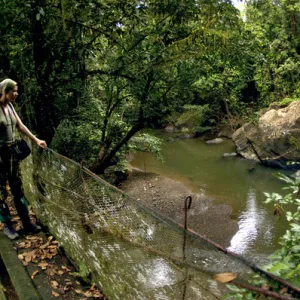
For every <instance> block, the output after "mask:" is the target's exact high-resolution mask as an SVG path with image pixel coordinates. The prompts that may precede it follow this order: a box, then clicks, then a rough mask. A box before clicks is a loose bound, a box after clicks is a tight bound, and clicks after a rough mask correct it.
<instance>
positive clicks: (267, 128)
mask: <svg viewBox="0 0 300 300" xmlns="http://www.w3.org/2000/svg"><path fill="white" fill-rule="evenodd" d="M232 139H233V141H234V143H235V146H236V151H237V152H238V153H239V154H240V155H242V156H243V157H245V158H247V159H251V160H254V161H257V162H260V163H262V164H264V165H267V166H272V167H281V168H291V167H292V168H294V169H300V164H298V163H300V101H294V102H292V103H291V104H290V105H288V106H287V107H284V108H278V109H274V108H271V109H270V110H268V111H267V112H265V113H264V114H263V115H261V117H260V118H259V120H258V122H256V123H255V122H252V123H247V124H245V125H244V126H242V127H241V128H239V129H238V130H236V131H235V132H234V134H233V135H232ZM288 162H298V163H296V164H288Z"/></svg>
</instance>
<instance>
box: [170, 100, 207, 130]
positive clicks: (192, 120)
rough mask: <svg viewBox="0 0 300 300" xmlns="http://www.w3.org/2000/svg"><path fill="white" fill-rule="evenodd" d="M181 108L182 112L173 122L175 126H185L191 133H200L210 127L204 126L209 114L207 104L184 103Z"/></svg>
mask: <svg viewBox="0 0 300 300" xmlns="http://www.w3.org/2000/svg"><path fill="white" fill-rule="evenodd" d="M183 109H184V111H183V113H182V114H181V115H180V116H179V117H178V119H177V122H176V124H175V125H176V126H177V127H187V128H188V129H189V131H190V132H192V133H202V132H204V131H207V130H209V129H211V127H209V126H205V123H207V121H209V119H210V115H211V111H210V108H209V105H208V104H206V105H203V106H200V105H185V106H184V107H183Z"/></svg>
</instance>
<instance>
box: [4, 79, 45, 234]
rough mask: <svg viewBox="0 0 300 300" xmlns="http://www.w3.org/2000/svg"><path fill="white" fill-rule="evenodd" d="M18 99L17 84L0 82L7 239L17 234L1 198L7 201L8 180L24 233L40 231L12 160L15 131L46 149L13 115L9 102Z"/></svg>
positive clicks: (5, 229) (8, 81)
mask: <svg viewBox="0 0 300 300" xmlns="http://www.w3.org/2000/svg"><path fill="white" fill-rule="evenodd" d="M17 96H18V86H17V83H16V82H15V81H13V80H11V79H5V80H3V81H2V82H0V221H1V222H2V223H4V233H5V234H6V235H7V236H8V237H9V238H10V239H16V238H17V237H19V234H18V233H17V232H16V231H15V230H14V228H13V226H12V222H11V215H10V212H9V209H8V206H7V204H6V203H5V199H6V198H7V192H6V182H7V180H8V181H9V185H10V188H11V193H12V195H13V199H14V203H15V207H16V210H17V212H18V215H19V217H20V218H21V220H22V223H23V228H24V232H25V233H30V232H32V233H36V232H38V231H39V230H40V229H41V228H40V227H39V226H37V225H36V224H34V223H31V221H30V218H29V212H28V206H27V201H26V198H25V196H24V193H23V188H22V180H21V175H20V170H19V161H18V160H17V159H16V158H15V157H14V154H13V152H12V149H11V147H12V145H13V144H14V142H15V131H16V129H18V131H19V132H21V133H23V134H24V135H26V136H28V137H29V138H30V139H31V140H32V141H34V142H35V143H36V144H37V145H38V146H39V147H42V148H44V149H45V148H46V147H47V144H46V142H45V141H42V140H39V139H38V138H36V137H35V136H34V135H33V134H32V133H31V132H30V130H29V129H28V128H27V127H26V126H25V125H24V124H23V122H22V121H21V119H20V118H19V116H18V114H17V113H16V111H15V109H14V107H13V105H12V102H14V101H15V99H16V97H17Z"/></svg>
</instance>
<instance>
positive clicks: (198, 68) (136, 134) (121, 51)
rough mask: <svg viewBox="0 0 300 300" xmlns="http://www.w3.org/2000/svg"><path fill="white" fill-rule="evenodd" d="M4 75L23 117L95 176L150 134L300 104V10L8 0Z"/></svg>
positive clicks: (295, 6)
mask: <svg viewBox="0 0 300 300" xmlns="http://www.w3.org/2000/svg"><path fill="white" fill-rule="evenodd" d="M0 11H1V22H0V30H1V37H0V38H1V42H0V77H1V79H2V78H3V79H4V78H6V77H10V78H12V79H14V80H16V81H17V82H18V83H19V89H20V93H19V94H20V96H19V98H18V100H17V105H18V109H19V111H20V114H21V115H22V119H23V121H24V122H25V123H26V124H27V125H28V126H29V127H30V128H31V129H33V130H34V131H35V132H36V133H37V134H38V135H39V137H41V138H43V139H46V141H47V142H48V143H51V144H50V145H51V146H52V147H54V148H55V149H57V150H58V151H59V152H61V153H63V154H66V155H68V156H69V157H71V158H74V159H75V160H77V161H83V160H84V161H85V162H86V163H87V164H88V165H89V166H90V167H91V168H92V169H93V170H94V171H95V172H97V173H103V172H104V171H105V170H106V169H107V168H108V167H109V166H112V165H117V167H118V168H122V163H123V162H124V160H123V158H124V155H125V154H126V153H127V152H128V151H130V150H134V149H138V150H144V151H153V152H157V150H158V145H159V142H158V141H157V140H156V139H155V138H154V137H151V136H150V135H149V134H146V133H144V132H143V131H142V130H143V129H145V128H151V127H162V126H165V125H166V124H170V123H173V124H174V123H176V122H179V123H180V122H183V120H188V121H189V122H190V123H192V124H193V129H192V130H193V131H194V132H196V133H197V134H201V133H203V132H205V131H208V130H216V129H217V128H220V127H222V126H223V125H222V124H227V125H230V126H231V127H232V128H237V127H238V126H240V125H241V124H242V123H243V122H245V121H246V120H249V119H253V118H255V117H256V112H257V111H258V110H259V109H261V108H264V107H267V106H268V105H269V104H270V103H272V102H275V101H277V102H280V101H285V102H289V101H292V100H293V99H296V98H299V97H300V60H299V55H300V3H299V1H298V0H247V1H246V3H245V7H244V11H243V13H242V14H241V12H240V11H239V10H238V9H236V8H235V7H234V5H233V4H232V1H230V0H205V1H204V0H185V1H182V0H165V1H156V0H149V1H147V0H146V1H123V0H81V1H74V0H72V1H69V0H0Z"/></svg>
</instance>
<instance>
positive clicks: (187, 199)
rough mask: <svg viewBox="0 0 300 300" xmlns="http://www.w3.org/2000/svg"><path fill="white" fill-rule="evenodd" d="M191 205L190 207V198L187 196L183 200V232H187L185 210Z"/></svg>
mask: <svg viewBox="0 0 300 300" xmlns="http://www.w3.org/2000/svg"><path fill="white" fill-rule="evenodd" d="M188 201H189V203H188ZM191 205H192V197H191V196H187V197H186V198H185V200H184V229H185V230H187V210H188V209H190V208H191Z"/></svg>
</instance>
